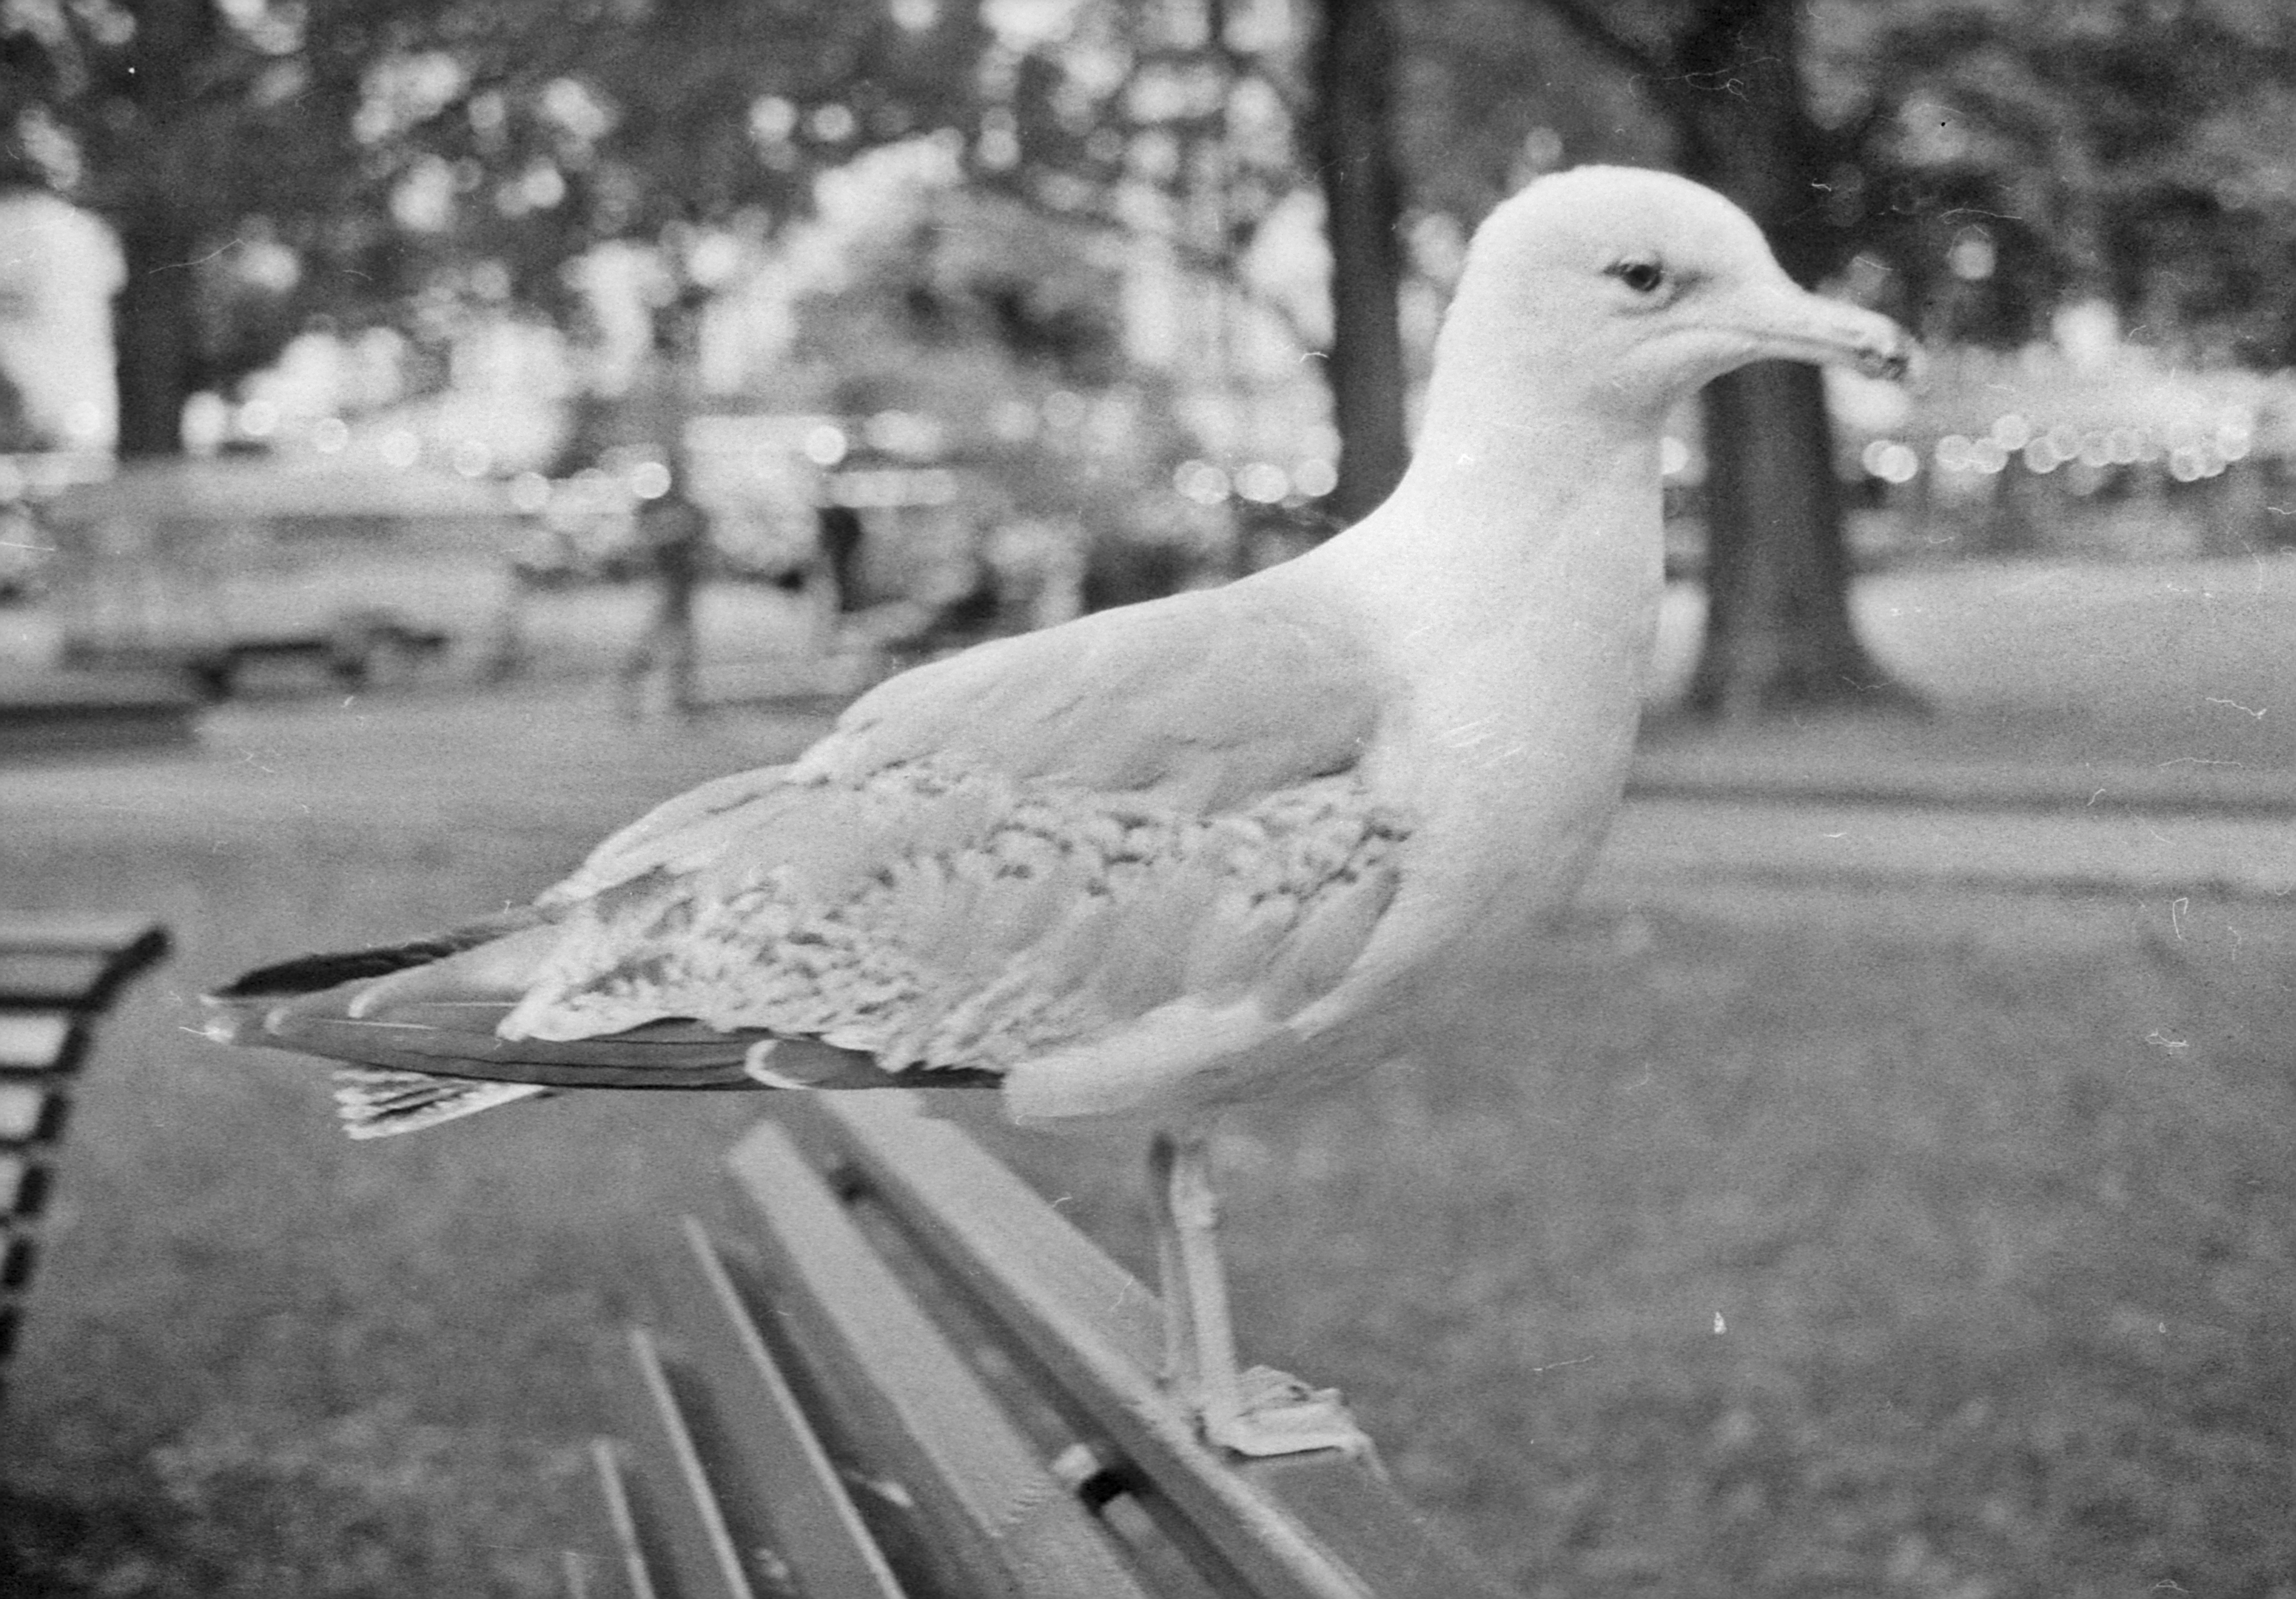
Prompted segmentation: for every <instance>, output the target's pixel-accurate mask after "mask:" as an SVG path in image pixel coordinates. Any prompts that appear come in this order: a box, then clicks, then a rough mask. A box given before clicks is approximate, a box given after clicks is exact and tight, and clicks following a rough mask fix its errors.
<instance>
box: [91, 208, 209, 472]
mask: <svg viewBox="0 0 2296 1599" xmlns="http://www.w3.org/2000/svg"><path fill="white" fill-rule="evenodd" d="M194 242H195V241H194V240H193V237H192V233H191V229H190V227H189V226H188V225H186V224H184V222H182V221H180V220H179V219H177V218H176V217H172V216H164V215H163V216H143V217H133V218H130V219H129V220H128V221H127V225H126V226H125V227H124V228H123V230H122V232H121V234H120V240H119V243H120V249H121V251H122V253H123V255H124V257H125V259H126V264H127V281H126V282H125V283H123V284H122V285H121V287H120V291H119V299H118V300H117V301H116V302H115V303H114V308H113V313H112V325H113V328H114V337H115V339H116V340H117V342H118V346H119V351H118V355H117V357H115V360H114V363H113V365H114V370H115V371H116V372H117V373H118V375H119V453H120V455H122V456H138V455H180V454H181V453H182V452H183V447H184V401H185V400H187V399H189V398H191V396H192V393H193V389H195V388H196V387H197V385H198V378H199V349H198V339H199V323H198V317H199V305H198V277H197V275H196V273H195V271H194V269H193V266H192V264H191V263H192V260H193V255H194V250H193V244H194Z"/></svg>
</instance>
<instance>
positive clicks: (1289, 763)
mask: <svg viewBox="0 0 2296 1599" xmlns="http://www.w3.org/2000/svg"><path fill="white" fill-rule="evenodd" d="M1371 673H1372V668H1371V667H1370V666H1369V665H1368V663H1367V656H1366V653H1365V652H1364V651H1363V650H1361V649H1360V648H1358V647H1357V641H1356V640H1355V639H1354V638H1352V637H1350V636H1349V635H1348V634H1347V632H1346V630H1345V627H1344V625H1343V623H1342V622H1341V620H1340V619H1336V618H1334V617H1333V616H1331V615H1330V614H1328V613H1324V612H1319V611H1316V610H1315V609H1314V608H1312V607H1307V606H1302V605H1300V604H1299V603H1296V602H1294V601H1292V600H1291V599H1289V598H1288V597H1287V595H1286V594H1284V593H1283V591H1282V590H1280V589H1279V590H1271V589H1268V588H1267V587H1265V586H1257V585H1253V584H1250V583H1246V584H1241V585H1235V586H1231V587H1229V588H1226V589H1223V590H1218V591H1210V592H1206V593H1201V594H1188V595H1182V596H1178V597H1177V598H1176V599H1174V600H1171V601H1166V602H1160V603H1154V604H1151V605H1147V606H1139V607H1133V608H1130V609H1128V610H1126V611H1115V612H1109V613H1103V615H1101V616H1097V617H1093V618H1087V619H1084V620H1083V621H1081V622H1078V623H1075V624H1071V625H1070V626H1068V627H1062V628H1059V629H1054V630H1052V631H1050V632H1046V633H1042V634H1036V635H1024V636H1022V637H1021V638H1017V639H1013V640H1008V641H1003V642H1002V643H1000V644H995V645H991V646H988V647H985V648H983V649H980V650H976V651H972V652H968V653H966V654H964V655H962V656H958V657H955V658H952V659H950V660H946V661H943V662H939V663H935V664H934V665H932V666H930V667H927V668H922V669H920V670H918V671H914V672H911V673H908V674H906V675H905V676H901V677H898V678H896V679H894V680H892V681H891V682H890V683H889V684H887V685H883V686H881V688H879V689H878V690H876V691H875V692H874V693H871V694H870V695H868V696H866V697H865V698H864V699H863V700H862V701H858V702H857V703H856V704H855V705H854V706H853V707H852V708H851V709H849V711H848V712H847V713H846V715H845V716H844V717H842V718H840V722H839V724H838V726H836V728H835V729H834V730H833V731H832V733H831V734H829V735H828V736H827V737H826V738H824V740H823V741H822V742H820V743H819V744H817V745H816V746H815V747H814V748H813V749H812V750H809V751H808V753H807V754H806V755H805V756H804V757H803V758H800V759H799V761H798V762H797V763H796V764H795V765H794V766H791V767H781V768H773V769H768V770H763V771H758V772H752V773H744V774H739V775H734V776H731V777H727V778H723V779H719V780H717V781H716V782H713V783H707V784H704V785H702V786H701V788H699V789H696V790H694V791H691V792H689V793H687V794H685V795H683V796H681V797H679V798H678V799H674V800H672V801H670V802H669V803H668V804H667V805H665V806H663V807H661V808H659V809H657V810H656V811H654V812H653V813H652V814H651V815H649V816H645V817H644V818H642V819H641V820H640V821H638V822H637V823H635V824H633V825H632V826H630V827H628V828H626V829H624V830H623V831H622V832H619V833H617V834H615V835H614V836H613V837H611V838H610V839H609V840H606V841H605V842H604V843H603V844H602V845H601V846H600V847H599V848H598V849H595V850H594V851H593V852H592V854H591V856H590V857H589V858H588V859H587V860H586V862H585V863H584V864H583V865H582V866H581V867H580V868H579V869H578V871H577V872H576V873H574V874H573V875H572V876H570V878H568V879H567V880H566V881H564V882H563V883H561V884H560V885H558V886H557V887H556V888H554V889H553V890H550V891H549V892H548V893H546V894H545V895H544V896H543V897H542V898H541V899H540V900H538V901H537V914H535V915H533V916H532V918H531V924H530V925H527V926H524V927H521V928H518V929H515V930H512V931H508V932H507V933H506V935H505V936H504V937H502V938H500V939H494V940H491V941H488V942H482V943H480V944H478V945H477V946H475V947H470V948H466V949H460V950H456V951H454V952H452V953H447V954H445V955H443V956H441V957H440V958H436V959H428V960H423V961H420V962H417V963H414V964H409V965H407V966H406V967H405V968H404V969H401V970H397V971H389V972H381V973H380V974H373V975H362V976H359V977H357V978H356V979H355V980H349V981H348V982H345V983H341V984H339V985H336V986H333V987H331V988H324V989H322V990H319V991H316V992H309V993H304V994H298V995H289V996H284V997H282V996H277V995H267V996H246V995H239V996H234V994H233V993H232V992H231V991H229V990H226V991H225V996H222V1004H223V1005H224V1006H225V1015H224V1017H223V1019H222V1021H221V1023H220V1025H219V1026H218V1027H217V1029H216V1030H217V1031H218V1033H219V1034H221V1035H227V1036H229V1037H232V1038H233V1039H234V1041H236V1042H248V1043H266V1044H274V1045H276V1046H282V1047H291V1048H300V1049H305V1050H309V1051H312V1052H314V1053H321V1054H333V1055H335V1056H337V1058H349V1059H355V1060H359V1061H362V1062H365V1063H367V1064H368V1065H370V1066H373V1067H375V1068H378V1069H381V1070H387V1071H406V1070H414V1071H419V1072H425V1073H444V1074H451V1075H469V1076H471V1077H477V1078H489V1079H494V1080H496V1081H504V1080H508V1081H521V1082H526V1083H529V1084H548V1085H553V1086H575V1085H579V1084H583V1083H596V1084H598V1085H600V1086H637V1082H634V1081H633V1079H634V1078H635V1079H637V1081H638V1082H645V1083H658V1084H660V1085H661V1086H670V1084H671V1081H672V1080H673V1079H677V1078H684V1079H685V1080H684V1081H683V1082H681V1083H680V1084H679V1086H693V1087H710V1086H739V1085H740V1084H741V1083H742V1081H743V1080H744V1079H745V1078H746V1080H747V1081H748V1082H749V1083H750V1085H751V1086H758V1085H773V1084H775V1083H776V1082H781V1081H786V1082H789V1083H791V1084H792V1085H794V1084H797V1083H804V1084H807V1085H808V1086H810V1085H812V1084H815V1083H818V1085H819V1086H824V1087H849V1086H859V1084H860V1082H863V1081H867V1082H879V1083H881V1082H884V1081H888V1080H903V1081H909V1082H915V1083H932V1082H940V1081H948V1082H958V1081H979V1080H982V1079H983V1078H989V1077H992V1076H994V1075H996V1074H1001V1073H1003V1072H1005V1071H1006V1070H1010V1069H1011V1068H1012V1067H1013V1065H1014V1064H1016V1063H1017V1062H1020V1061H1021V1060H1023V1059H1027V1058H1029V1057H1030V1056H1032V1055H1036V1054H1043V1053H1045V1052H1047V1051H1059V1050H1062V1049H1068V1048H1073V1047H1074V1046H1078V1045H1080V1044H1089V1043H1091V1042H1093V1041H1095V1040H1100V1039H1105V1038H1108V1037H1111V1036H1112V1035H1118V1034H1120V1033H1122V1031H1123V1030H1124V1029H1126V1028H1127V1026H1128V1024H1130V1023H1132V1022H1134V1021H1137V1020H1138V1019H1139V1018H1142V1017H1144V1016H1146V1015H1149V1014H1150V1013H1154V1012H1155V1011H1157V1009H1158V1008H1159V1007H1160V1006H1165V1005H1171V1004H1172V1003H1174V1002H1175V1001H1177V1000H1179V999H1181V998H1183V997H1189V998H1192V999H1194V1000H1199V1001H1205V1002H1217V1003H1221V1004H1226V1003H1232V1002H1239V1001H1249V1002H1250V1003H1251V1004H1252V1005H1256V1006H1258V1007H1259V1008H1260V1009H1262V1010H1264V1011H1265V1012H1266V1013H1267V1014H1268V1016H1269V1017H1271V1018H1272V1019H1274V1020H1275V1021H1280V1020H1281V1018H1282V1017H1283V1016H1284V1015H1287V1014H1290V1013H1292V1012H1293V1011H1295V1010H1297V1009H1298V1008H1299V1007H1300V1006H1301V1005H1305V1004H1307V1003H1308V1002H1309V1001H1311V1000H1312V999H1313V998H1315V997H1316V996H1318V995H1319V994H1321V993H1323V992H1325V991H1328V989H1329V988H1330V987H1331V986H1332V985H1333V983H1335V982H1336V981H1337V980H1339V978H1340V976H1341V974H1342V973H1343V972H1345V970H1346V969H1347V967H1348V965H1349V964H1350V963H1351V962H1352V960H1353V959H1354V957H1355V955H1357V953H1359V952H1360V950H1361V948H1362V947H1363V944H1364V942H1365V940H1366V939H1368V937H1369V935H1370V931H1371V929H1372V928H1373V926H1374V924H1375V923H1376V922H1377V921H1378V918H1379V916H1380V914H1382V912H1383V911H1384V909H1385V907H1386V905H1387V903H1388V901H1389V899H1390V898H1391V897H1392V895H1393V892H1394V890H1395V883H1396V876H1397V872H1398V865H1399V854H1398V845H1399V844H1400V843H1401V841H1402V840H1403V839H1404V838H1405V836H1406V834H1407V832H1408V819H1407V818H1406V817H1403V816H1398V815H1396V814H1394V813H1393V812H1391V811H1390V810H1389V809H1388V808H1383V807H1382V806H1381V805H1380V804H1378V803H1377V802H1376V800H1375V799H1374V797H1373V796H1372V795H1371V794H1370V793H1369V792H1368V791H1366V789H1365V785H1364V783H1363V782H1362V780H1361V778H1360V775H1359V774H1358V773H1357V771H1356V769H1355V768H1356V767H1357V761H1358V760H1359V758H1360V757H1361V754H1362V752H1363V750H1364V749H1365V745H1366V744H1367V743H1368V742H1369V741H1370V740H1371V738H1372V737H1373V735H1374V732H1375V730H1376V722H1377V717H1378V707H1379V704H1380V703H1381V697H1380V693H1379V686H1380V685H1378V684H1377V683H1376V681H1375V680H1374V677H1373V676H1372V675H1371ZM425 1029H428V1030H425ZM772 1040H785V1041H787V1043H788V1044H789V1045H790V1046H793V1047H792V1048H791V1050H790V1054H791V1055H793V1056H796V1055H800V1054H802V1057H803V1060H804V1061H805V1062H810V1064H808V1065H807V1066H805V1068H804V1069H802V1070H796V1071H794V1072H792V1073H791V1074H787V1075H784V1074H783V1071H782V1070H781V1069H782V1067H783V1059H782V1058H781V1056H779V1055H776V1056H775V1061H774V1063H773V1066H772V1068H770V1069H768V1070H766V1071H765V1072H763V1073H762V1074H760V1073H758V1072H757V1071H753V1070H748V1068H750V1067H753V1066H755V1064H756V1063H757V1062H758V1059H760V1058H761V1057H759V1056H758V1055H756V1054H753V1053H751V1052H752V1050H753V1047H754V1046H756V1045H758V1044H759V1043H762V1042H769V1041H772ZM824 1060H826V1061H833V1062H839V1064H838V1066H837V1068H836V1070H823V1069H822V1068H821V1066H820V1065H819V1063H818V1062H820V1061H824ZM700 1078H710V1079H711V1080H709V1081H702V1080H698V1079H700ZM360 1095H361V1103H373V1102H378V1101H381V1100H386V1099H389V1100H393V1101H394V1103H400V1104H403V1105H404V1106H406V1108H407V1109H408V1110H409V1111H422V1113H424V1114H428V1115H430V1118H431V1119H445V1117H444V1116H443V1115H442V1114H438V1113H437V1112H438V1111H442V1110H443V1109H444V1108H445V1103H446V1102H444V1101H434V1100H431V1099H428V1098H426V1097H425V1091H423V1090H422V1089H420V1088H419V1087H417V1086H416V1085H414V1084H411V1083H406V1082H402V1081H398V1080H396V1079H392V1080H389V1081H382V1082H378V1083H375V1084H371V1085H368V1086H366V1087H362V1088H361V1089H360ZM464 1103H470V1102H464ZM471 1108H478V1107H477V1106H476V1105H475V1104H474V1103H473V1104H472V1106H471ZM458 1113H459V1112H458ZM401 1119H408V1120H419V1119H421V1117H419V1116H414V1115H411V1114H410V1115H409V1116H406V1117H403V1118H401ZM425 1124H426V1125H427V1123H425Z"/></svg>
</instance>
